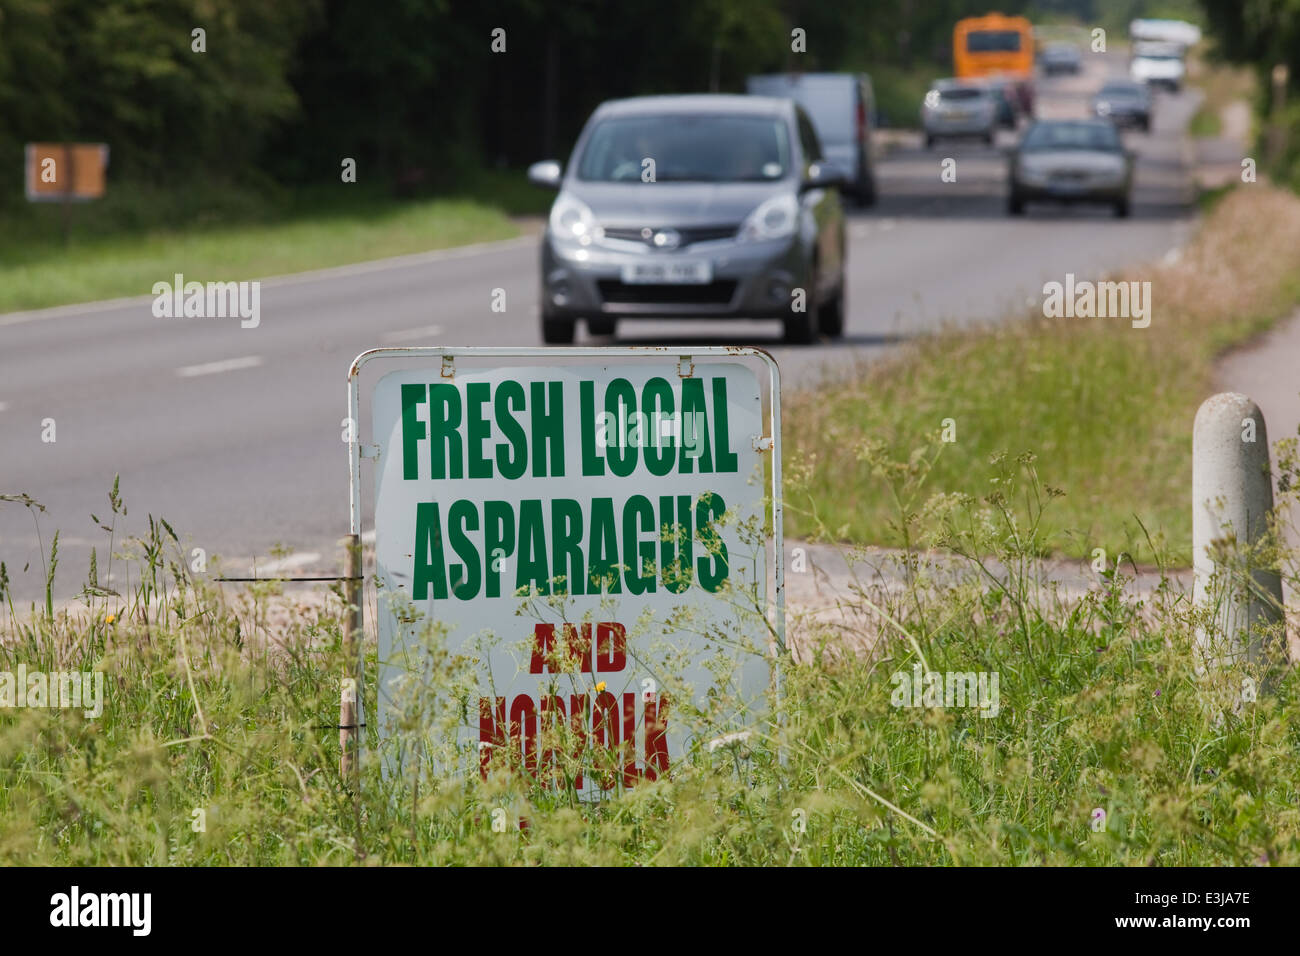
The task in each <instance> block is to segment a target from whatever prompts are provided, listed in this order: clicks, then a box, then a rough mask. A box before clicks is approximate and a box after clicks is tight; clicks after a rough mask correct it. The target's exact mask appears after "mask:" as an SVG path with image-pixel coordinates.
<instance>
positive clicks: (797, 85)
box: [745, 73, 876, 206]
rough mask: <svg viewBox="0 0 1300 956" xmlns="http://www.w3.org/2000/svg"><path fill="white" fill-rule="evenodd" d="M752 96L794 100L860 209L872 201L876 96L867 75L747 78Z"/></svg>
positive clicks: (828, 74) (784, 75) (808, 74)
mask: <svg viewBox="0 0 1300 956" xmlns="http://www.w3.org/2000/svg"><path fill="white" fill-rule="evenodd" d="M745 92H746V93H749V94H750V95H751V96H776V97H781V98H783V99H792V100H794V101H795V102H796V103H798V104H799V105H800V106H802V107H803V108H804V111H805V112H806V113H807V114H808V115H809V117H811V118H812V121H813V126H814V127H815V128H816V130H817V138H818V139H820V140H821V144H822V152H823V153H825V154H826V158H827V159H829V160H830V161H831V162H832V163H834V164H835V166H836V167H837V168H838V169H839V170H840V171H841V172H842V173H843V174H844V177H845V179H846V180H847V181H848V185H847V186H846V187H845V192H847V193H849V194H851V195H852V196H853V197H854V199H855V200H857V203H858V205H859V206H870V205H872V204H873V203H875V201H876V170H875V165H874V162H873V159H872V155H871V131H872V128H873V125H874V122H875V120H874V114H875V108H876V103H875V96H874V94H873V93H872V89H871V78H870V77H869V76H867V75H866V74H865V73H774V74H769V75H766V76H751V77H750V78H749V79H748V80H747V81H746V83H745Z"/></svg>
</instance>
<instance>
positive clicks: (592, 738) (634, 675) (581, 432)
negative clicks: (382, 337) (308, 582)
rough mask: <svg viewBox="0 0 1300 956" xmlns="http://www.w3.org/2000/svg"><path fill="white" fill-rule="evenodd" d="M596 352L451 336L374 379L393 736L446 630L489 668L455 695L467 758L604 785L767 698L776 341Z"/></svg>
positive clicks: (669, 755)
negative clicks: (503, 345) (767, 408)
mask: <svg viewBox="0 0 1300 956" xmlns="http://www.w3.org/2000/svg"><path fill="white" fill-rule="evenodd" d="M472 351H473V350H463V352H465V353H468V352H472ZM519 351H520V350H515V352H513V353H511V354H519ZM522 351H525V352H527V351H529V350H522ZM557 351H563V352H564V353H566V356H567V355H569V354H572V355H574V357H573V358H570V359H568V360H567V361H566V360H565V358H557V357H556V353H557ZM582 351H584V350H577V349H574V350H535V352H536V355H537V356H538V357H541V356H545V358H546V360H547V364H546V365H545V366H542V365H536V366H532V367H521V366H519V365H517V364H516V365H510V364H506V363H500V364H497V363H494V364H493V365H492V366H491V367H484V366H483V365H482V363H478V364H475V363H471V362H468V361H462V362H459V363H455V358H454V356H456V355H459V354H461V353H460V351H458V350H445V354H446V355H450V356H453V358H452V359H451V360H450V361H449V360H447V359H443V362H444V364H441V365H432V366H431V367H424V368H415V369H410V368H408V369H401V370H398V371H393V372H389V373H388V374H387V375H385V376H384V377H383V378H382V379H380V381H379V382H378V383H377V384H376V386H375V389H374V393H373V398H372V413H373V432H372V434H373V436H374V441H375V443H376V444H377V446H378V462H377V466H376V472H375V562H376V570H377V581H378V587H379V594H378V609H379V661H380V673H379V695H378V697H379V714H378V720H379V726H380V733H381V735H383V736H384V737H387V736H389V735H390V734H391V733H393V732H394V728H395V726H396V723H397V720H398V718H399V715H401V714H402V713H403V712H404V708H405V704H404V701H403V694H406V693H410V692H411V691H412V689H413V688H418V685H419V682H420V679H421V678H420V675H421V674H422V673H425V670H424V663H423V662H425V661H427V660H428V658H427V656H426V655H427V654H428V650H427V648H428V647H429V646H430V636H429V635H430V633H431V629H432V625H436V626H437V627H438V628H439V629H441V630H442V632H443V636H442V637H440V638H439V642H440V643H439V646H440V647H442V648H445V650H446V651H447V652H450V653H451V654H456V655H467V656H468V657H470V658H472V659H473V660H474V662H475V668H476V673H477V684H478V686H477V688H476V689H475V690H474V691H473V692H472V694H468V695H467V694H465V693H462V694H461V696H460V699H459V700H453V699H451V697H452V696H454V695H450V694H449V695H448V696H447V699H446V700H445V701H444V703H445V705H446V707H449V708H456V709H459V712H460V713H461V714H462V719H461V720H460V721H459V723H458V725H457V729H456V738H457V739H456V746H455V757H454V760H455V761H456V762H458V763H459V764H460V767H459V769H460V770H461V771H472V770H479V771H480V772H483V773H485V774H486V773H487V772H488V771H489V769H490V768H491V766H492V762H493V761H495V760H503V761H507V762H511V763H515V764H517V765H518V766H520V767H521V768H522V769H524V770H525V771H526V772H528V773H532V774H534V775H536V776H538V777H539V778H542V779H543V780H545V781H557V780H560V779H563V780H565V781H566V783H567V784H568V785H573V786H575V787H576V788H577V789H578V790H579V791H580V792H581V793H583V794H585V795H595V794H599V793H600V792H602V791H604V792H608V791H610V790H613V789H615V788H617V787H618V786H620V785H623V786H630V785H634V784H635V783H636V782H637V781H639V780H643V779H657V778H659V777H660V776H662V775H664V774H667V773H671V767H672V765H673V764H674V763H675V762H676V761H678V760H679V759H680V758H681V757H682V755H683V754H684V753H686V752H687V749H688V747H689V746H690V745H691V742H692V741H693V740H698V741H699V742H700V743H707V741H708V740H711V739H715V738H717V737H718V736H720V735H723V734H727V733H732V732H735V731H738V730H741V729H743V728H746V727H752V726H753V725H754V723H755V719H756V715H757V714H759V713H760V712H761V711H762V710H763V709H764V694H765V692H766V691H767V690H768V689H769V682H770V680H771V668H770V659H771V655H770V647H771V645H772V643H773V634H774V633H776V631H777V626H776V624H775V622H773V620H772V615H771V614H770V613H769V602H770V600H771V596H772V595H771V593H770V591H769V587H768V581H769V571H771V570H772V569H771V568H770V567H769V558H768V556H767V553H766V552H767V544H768V543H769V540H770V535H769V530H770V528H769V524H770V520H771V519H770V517H769V515H768V506H769V504H770V502H769V501H768V499H767V496H766V493H765V492H766V489H767V487H768V481H767V475H768V469H769V467H770V466H771V464H772V463H771V461H770V460H769V459H771V457H772V456H773V455H774V454H779V450H778V449H777V448H776V447H775V442H774V441H773V440H772V436H769V435H768V434H767V432H766V431H765V426H766V425H767V421H766V418H765V415H764V407H763V396H762V389H761V387H760V382H759V378H758V376H757V375H756V374H755V371H754V369H753V367H752V365H753V361H752V360H753V358H754V357H756V356H761V357H762V358H763V360H764V361H766V362H767V363H768V365H769V367H770V368H771V369H772V371H773V378H774V379H775V366H774V365H772V363H771V360H770V359H768V358H767V357H766V356H762V355H761V353H757V352H756V351H749V350H730V352H729V353H724V352H723V350H720V349H719V350H710V349H703V350H697V351H696V352H695V355H694V358H693V359H682V360H681V361H679V360H678V358H677V356H676V355H673V354H667V353H664V352H662V351H657V350H656V351H654V352H653V353H647V354H645V355H637V356H636V357H635V358H633V357H630V356H629V357H627V358H622V359H619V360H617V361H614V360H612V359H608V358H606V359H604V361H603V363H602V364H595V363H592V362H591V361H590V360H589V359H588V360H587V361H585V362H583V361H579V360H578V356H577V354H576V353H580V352H582ZM587 351H589V352H590V353H592V354H599V353H600V352H601V351H606V352H608V351H611V350H587ZM618 351H619V353H620V354H623V355H627V351H630V350H618ZM382 352H383V350H380V351H377V352H376V353H369V354H375V355H377V354H382ZM745 357H748V358H749V359H750V361H749V362H746V361H742V360H741V359H743V358H745ZM529 358H531V355H530V356H529ZM525 360H527V359H525ZM453 363H455V364H453ZM778 387H779V386H778ZM775 420H776V421H777V422H778V424H779V417H778V418H776V419H775ZM778 514H779V512H778ZM778 541H779V539H778ZM774 553H775V554H776V555H777V557H776V560H777V561H779V560H780V558H779V549H777V550H775V551H774ZM407 712H409V708H407ZM560 731H563V734H562V735H560V734H559V732H560ZM557 735H558V736H557ZM561 736H563V737H564V739H566V740H567V745H566V746H567V749H568V754H567V756H568V757H569V758H571V760H570V763H569V764H568V765H567V767H568V772H563V771H562V770H561V769H560V767H561V763H562V760H561V757H559V756H557V753H558V752H559V751H558V750H557V746H556V740H557V739H560V737H561ZM575 765H577V766H580V767H585V768H586V769H585V772H583V771H581V770H580V771H579V772H578V773H576V774H575V773H573V772H572V768H573V767H574V766H575Z"/></svg>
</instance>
